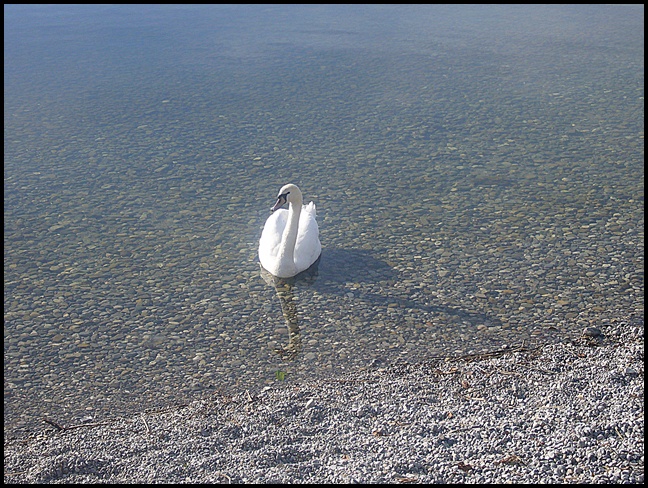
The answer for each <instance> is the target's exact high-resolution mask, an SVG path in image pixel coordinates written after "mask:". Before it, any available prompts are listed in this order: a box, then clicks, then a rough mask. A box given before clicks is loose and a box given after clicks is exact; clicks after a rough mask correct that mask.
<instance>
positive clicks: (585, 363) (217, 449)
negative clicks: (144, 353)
mask: <svg viewBox="0 0 648 488" xmlns="http://www.w3.org/2000/svg"><path fill="white" fill-rule="evenodd" d="M598 332H599V331H597V330H595V328H590V329H588V330H587V331H584V335H583V337H582V338H581V339H579V340H577V341H574V342H572V343H569V344H559V345H547V346H544V347H541V348H538V349H526V350H517V351H508V352H500V353H493V354H491V355H487V356H480V357H467V358H466V357H465V358H461V359H446V360H441V359H439V360H434V361H429V362H426V363H423V364H418V365H403V366H398V365H396V366H391V367H389V368H387V369H378V370H373V371H365V372H362V373H356V374H355V375H348V376H346V377H339V378H334V379H333V378H332V379H329V380H323V381H317V382H306V383H303V384H299V385H291V386H285V387H279V388H274V387H267V388H265V389H263V390H260V391H256V392H255V391H243V392H241V393H240V394H237V395H235V396H232V397H222V396H219V397H213V398H210V399H205V400H202V401H197V402H194V403H191V404H190V405H187V406H184V407H174V408H172V409H169V410H166V411H162V412H145V413H142V414H140V415H136V416H133V417H131V418H119V419H110V420H106V421H105V422H104V423H103V424H101V425H97V424H94V425H85V426H66V427H67V428H66V430H63V431H57V430H56V429H55V428H54V427H52V428H51V429H49V430H47V429H46V430H44V431H42V432H40V433H37V434H32V435H31V436H30V437H29V438H23V439H6V438H5V483H7V482H13V483H16V482H22V483H92V482H115V483H151V482H154V483H163V482H187V483H205V482H211V483H244V482H248V483H288V482H304V483H306V482H320V483H322V482H330V483H409V482H412V483H592V482H595V483H643V480H644V475H643V472H644V467H643V466H644V455H643V452H644V407H643V404H644V399H643V396H644V363H643V347H644V346H643V344H644V342H643V323H641V324H640V325H630V324H628V323H625V322H623V323H617V324H614V325H612V326H610V327H606V330H603V331H600V332H603V335H599V334H598Z"/></svg>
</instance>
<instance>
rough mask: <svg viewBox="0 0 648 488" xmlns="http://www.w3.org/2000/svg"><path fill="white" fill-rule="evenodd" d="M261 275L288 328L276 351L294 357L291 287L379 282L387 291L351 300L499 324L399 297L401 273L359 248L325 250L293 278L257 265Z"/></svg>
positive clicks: (324, 288)
mask: <svg viewBox="0 0 648 488" xmlns="http://www.w3.org/2000/svg"><path fill="white" fill-rule="evenodd" d="M260 270H261V277H262V278H263V280H264V281H265V282H266V283H267V284H268V285H270V286H272V287H274V289H275V292H276V294H277V298H278V299H279V302H280V304H281V311H282V315H283V318H284V320H285V322H286V325H287V327H288V344H287V345H286V346H282V347H279V348H277V349H276V350H275V353H276V354H278V355H279V356H281V357H283V358H285V359H288V360H293V359H295V358H297V357H298V356H299V354H300V353H301V350H302V339H301V332H300V328H299V323H298V320H297V300H296V299H295V295H294V293H293V288H294V287H299V288H302V287H305V288H310V287H312V288H314V289H315V290H316V291H317V292H318V293H321V294H327V295H334V296H340V297H348V292H349V289H348V288H346V286H345V285H346V284H347V283H368V284H374V285H381V286H380V288H381V289H382V286H385V287H388V288H389V289H390V292H389V293H384V294H383V293H372V292H367V291H363V292H361V293H359V294H358V296H357V297H354V298H353V299H354V300H356V301H358V302H365V303H369V304H371V306H372V307H387V303H396V304H397V305H398V306H399V307H402V308H407V309H418V310H421V311H423V312H427V313H436V314H447V315H452V316H456V317H457V318H460V319H461V320H467V321H469V322H470V323H472V324H475V325H476V324H480V323H484V322H487V323H491V324H494V325H496V324H499V320H498V319H496V318H492V317H488V316H486V315H484V314H482V313H478V312H474V311H465V310H462V309H459V308H455V307H451V306H447V305H431V304H430V303H429V301H430V300H434V299H435V297H432V296H430V297H427V298H425V297H416V298H412V297H409V296H400V297H399V296H398V294H397V293H398V290H396V289H395V288H394V286H393V285H395V284H397V283H398V282H399V281H400V279H401V274H400V273H399V272H398V271H397V270H395V269H394V268H392V267H391V266H390V265H389V264H388V263H386V262H385V261H382V260H380V259H377V258H375V257H374V256H372V254H371V252H370V251H366V250H362V249H335V248H333V249H324V250H322V254H321V255H320V257H319V258H318V259H317V261H315V263H313V265H311V267H310V268H308V269H307V270H305V271H302V272H301V273H299V274H298V275H296V276H294V277H292V278H278V277H276V276H273V275H272V274H270V273H269V272H268V271H266V270H265V269H264V268H263V267H262V266H260ZM423 302H424V303H423Z"/></svg>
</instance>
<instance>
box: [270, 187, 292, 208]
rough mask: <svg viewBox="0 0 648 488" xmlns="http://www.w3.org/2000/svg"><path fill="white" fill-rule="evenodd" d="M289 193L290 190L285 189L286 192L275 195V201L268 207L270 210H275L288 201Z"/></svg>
mask: <svg viewBox="0 0 648 488" xmlns="http://www.w3.org/2000/svg"><path fill="white" fill-rule="evenodd" d="M289 193H290V192H289V191H287V192H286V193H283V194H281V195H279V196H278V197H277V203H275V204H274V207H272V208H271V209H270V211H271V212H274V211H275V210H277V209H278V208H280V207H282V206H283V205H285V204H286V202H287V201H288V194H289Z"/></svg>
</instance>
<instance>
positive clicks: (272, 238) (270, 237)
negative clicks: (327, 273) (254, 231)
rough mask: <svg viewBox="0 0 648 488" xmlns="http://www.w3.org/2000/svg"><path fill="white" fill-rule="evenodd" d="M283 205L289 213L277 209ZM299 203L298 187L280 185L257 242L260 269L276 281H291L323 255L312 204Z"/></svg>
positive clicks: (300, 194)
mask: <svg viewBox="0 0 648 488" xmlns="http://www.w3.org/2000/svg"><path fill="white" fill-rule="evenodd" d="M286 203H288V210H286V209H283V208H280V207H281V206H282V205H284V204H286ZM302 203H303V200H302V192H301V191H300V190H299V188H297V186H295V185H293V184H288V185H285V186H283V187H282V188H281V190H279V196H278V197H277V203H275V205H274V207H272V209H271V210H272V215H270V217H268V220H266V223H265V226H264V227H263V232H262V233H261V239H259V261H261V266H263V267H264V268H265V269H266V270H267V271H269V272H270V273H272V274H273V275H274V276H277V277H279V278H291V277H293V276H295V275H296V274H298V273H301V272H302V271H304V270H306V269H308V268H309V267H310V266H311V265H312V264H313V263H314V262H315V261H317V258H319V256H320V253H321V252H322V245H321V244H320V240H319V228H318V227H317V221H316V220H315V217H316V216H317V214H316V212H315V204H314V203H313V202H310V203H309V204H308V205H302Z"/></svg>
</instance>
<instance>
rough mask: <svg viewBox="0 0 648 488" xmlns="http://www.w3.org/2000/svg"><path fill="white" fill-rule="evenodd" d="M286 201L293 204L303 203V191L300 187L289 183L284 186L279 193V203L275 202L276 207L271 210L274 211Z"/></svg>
mask: <svg viewBox="0 0 648 488" xmlns="http://www.w3.org/2000/svg"><path fill="white" fill-rule="evenodd" d="M286 203H288V204H292V205H301V204H302V192H301V190H300V189H299V188H297V185H293V184H292V183H289V184H287V185H284V186H282V187H281V190H279V195H278V196H277V203H275V204H274V207H272V208H271V209H270V210H271V211H273V212H274V211H275V210H277V209H278V208H280V207H282V206H283V205H285V204H286Z"/></svg>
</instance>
